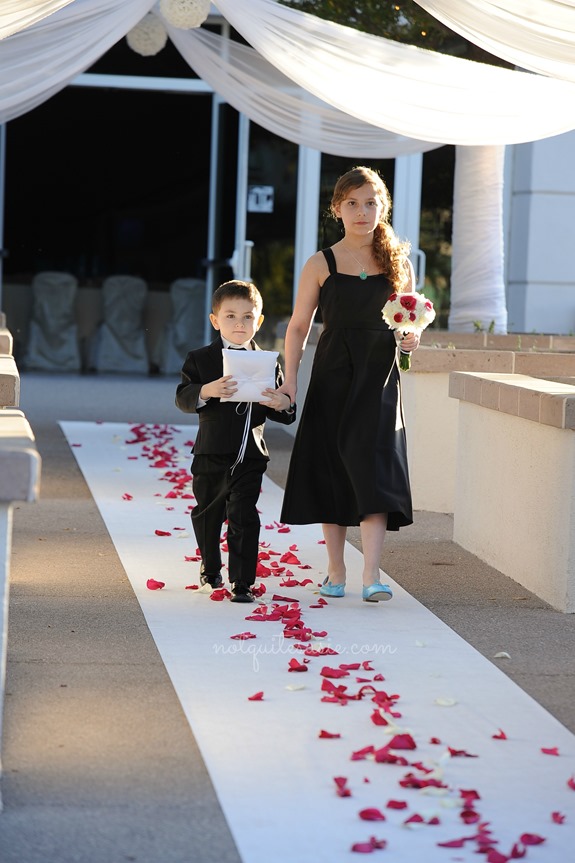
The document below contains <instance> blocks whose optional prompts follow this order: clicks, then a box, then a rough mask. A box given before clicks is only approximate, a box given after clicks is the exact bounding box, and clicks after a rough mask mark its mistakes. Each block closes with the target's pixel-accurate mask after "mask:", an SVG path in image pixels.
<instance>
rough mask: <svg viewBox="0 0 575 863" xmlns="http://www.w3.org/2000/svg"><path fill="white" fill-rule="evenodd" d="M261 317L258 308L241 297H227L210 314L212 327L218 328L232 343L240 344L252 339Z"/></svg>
mask: <svg viewBox="0 0 575 863" xmlns="http://www.w3.org/2000/svg"><path fill="white" fill-rule="evenodd" d="M263 319H264V316H263V315H262V314H261V311H260V309H258V308H257V307H256V306H254V305H253V304H252V303H251V302H250V300H244V299H243V298H241V297H229V298H228V299H226V300H224V301H223V303H222V304H221V306H220V308H219V309H218V311H217V313H216V314H215V315H214V314H211V315H210V321H211V322H212V326H213V327H214V329H215V330H219V331H220V333H221V334H222V336H223V337H224V338H225V339H227V340H228V342H231V343H232V345H241V344H243V343H244V342H247V341H248V339H253V337H254V336H255V334H256V333H257V331H258V330H259V328H260V327H261V325H262V321H263Z"/></svg>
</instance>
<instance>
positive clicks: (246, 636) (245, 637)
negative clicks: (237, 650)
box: [230, 632, 257, 641]
mask: <svg viewBox="0 0 575 863" xmlns="http://www.w3.org/2000/svg"><path fill="white" fill-rule="evenodd" d="M230 638H233V639H234V640H235V641H247V640H248V639H249V638H257V636H255V635H254V634H253V632H239V633H238V634H237V635H230Z"/></svg>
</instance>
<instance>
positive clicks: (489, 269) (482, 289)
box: [449, 146, 507, 333]
mask: <svg viewBox="0 0 575 863" xmlns="http://www.w3.org/2000/svg"><path fill="white" fill-rule="evenodd" d="M504 162H505V147H503V146H501V147H488V146H483V147H468V146H458V147H457V148H456V150H455V179H454V184H453V260H452V268H451V308H450V312H449V329H450V330H455V331H457V332H463V333H465V332H467V333H470V332H473V331H474V330H475V329H477V328H478V327H479V328H481V329H483V330H489V329H492V330H493V332H496V333H505V332H507V307H506V303H505V284H504V279H503V174H504Z"/></svg>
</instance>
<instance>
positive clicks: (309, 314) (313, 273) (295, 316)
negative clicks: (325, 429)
mask: <svg viewBox="0 0 575 863" xmlns="http://www.w3.org/2000/svg"><path fill="white" fill-rule="evenodd" d="M327 274H328V269H327V264H326V261H325V257H324V255H322V254H321V252H316V254H315V255H312V256H311V258H309V259H308V260H307V261H306V263H305V264H304V267H303V269H302V271H301V276H300V280H299V285H298V291H297V296H296V301H295V306H294V310H293V313H292V316H291V318H290V322H289V324H288V327H287V330H286V337H285V349H284V358H285V380H284V382H283V384H282V386H281V387H280V388H279V389H280V391H281V392H284V393H287V394H288V395H289V397H290V399H291V400H292V402H295V397H296V393H297V373H298V369H299V365H300V362H301V358H302V355H303V350H304V347H305V343H306V341H307V337H308V336H309V332H310V330H311V325H312V323H313V317H314V315H315V311H316V309H317V306H318V302H319V291H320V286H321V285H322V284H323V282H324V281H325V279H326V278H327Z"/></svg>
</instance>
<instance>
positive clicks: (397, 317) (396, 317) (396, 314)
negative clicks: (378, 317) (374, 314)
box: [393, 312, 403, 324]
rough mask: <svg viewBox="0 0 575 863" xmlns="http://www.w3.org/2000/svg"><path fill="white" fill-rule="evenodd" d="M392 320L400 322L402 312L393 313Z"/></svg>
mask: <svg viewBox="0 0 575 863" xmlns="http://www.w3.org/2000/svg"><path fill="white" fill-rule="evenodd" d="M393 320H394V321H395V323H396V324H400V323H401V322H402V320H403V313H402V312H396V313H395V315H394V316H393Z"/></svg>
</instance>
